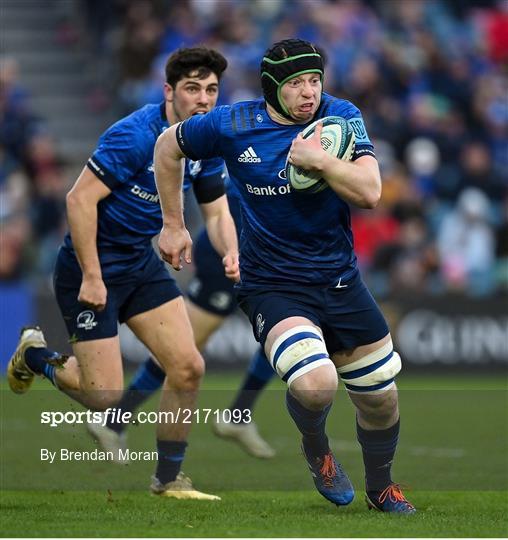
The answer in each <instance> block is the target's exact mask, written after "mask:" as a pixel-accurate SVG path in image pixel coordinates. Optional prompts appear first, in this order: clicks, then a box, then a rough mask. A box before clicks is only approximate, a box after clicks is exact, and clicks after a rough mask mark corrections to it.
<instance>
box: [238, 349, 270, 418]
mask: <svg viewBox="0 0 508 540" xmlns="http://www.w3.org/2000/svg"><path fill="white" fill-rule="evenodd" d="M274 375H275V371H274V370H273V369H272V366H271V365H270V363H269V362H268V360H267V358H266V356H265V355H264V353H263V351H262V350H261V349H258V351H257V352H256V354H255V355H254V356H253V357H252V360H251V363H250V365H249V369H248V371H247V375H246V377H245V379H244V381H243V383H242V386H241V388H240V390H239V391H238V394H237V395H236V397H235V399H234V401H233V402H232V403H231V406H230V407H229V409H230V410H240V411H244V410H250V411H252V408H253V407H254V403H255V402H256V400H257V398H258V397H259V394H260V393H261V391H262V390H263V388H264V387H265V386H266V385H267V384H268V383H269V382H270V380H271V378H272V377H273V376H274Z"/></svg>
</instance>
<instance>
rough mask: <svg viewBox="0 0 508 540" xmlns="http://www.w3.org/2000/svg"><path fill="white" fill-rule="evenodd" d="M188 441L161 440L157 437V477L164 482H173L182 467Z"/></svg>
mask: <svg viewBox="0 0 508 540" xmlns="http://www.w3.org/2000/svg"><path fill="white" fill-rule="evenodd" d="M186 448H187V443H186V442H185V441H161V440H159V439H157V453H158V461H157V470H156V472H155V476H156V478H157V479H158V480H159V482H161V483H162V484H167V483H168V482H172V481H173V480H174V479H175V478H176V476H177V475H178V473H179V472H180V468H181V467H182V461H183V458H184V456H185V449H186Z"/></svg>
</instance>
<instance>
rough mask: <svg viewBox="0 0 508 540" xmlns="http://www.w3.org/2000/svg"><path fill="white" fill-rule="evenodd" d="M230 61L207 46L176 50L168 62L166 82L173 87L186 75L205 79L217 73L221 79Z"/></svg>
mask: <svg viewBox="0 0 508 540" xmlns="http://www.w3.org/2000/svg"><path fill="white" fill-rule="evenodd" d="M227 67H228V61H227V60H226V59H225V58H224V56H222V54H221V53H220V52H218V51H216V50H214V49H208V48H206V47H189V48H182V49H178V50H177V51H175V52H174V53H173V54H172V55H171V56H170V57H169V58H168V61H167V62H166V82H167V83H168V84H170V85H171V86H172V87H173V88H174V87H175V86H176V84H177V82H178V81H179V80H181V79H183V78H184V77H190V76H191V74H192V76H193V77H197V78H198V79H205V78H206V77H208V76H209V75H210V73H215V75H217V79H219V80H220V78H221V76H222V74H223V73H224V71H225V69H226V68H227Z"/></svg>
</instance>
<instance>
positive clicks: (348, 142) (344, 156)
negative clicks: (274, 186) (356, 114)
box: [286, 116, 355, 193]
mask: <svg viewBox="0 0 508 540" xmlns="http://www.w3.org/2000/svg"><path fill="white" fill-rule="evenodd" d="M319 123H321V124H322V126H323V128H322V130H321V147H322V148H323V150H324V151H325V152H327V153H328V154H331V155H332V156H336V157H338V158H339V159H341V160H343V161H349V160H350V159H351V156H352V155H353V152H354V149H355V134H354V132H353V130H352V129H351V128H350V126H349V124H348V122H347V120H345V119H344V118H342V117H341V116H326V117H325V118H320V119H319V120H316V121H315V122H313V123H312V124H311V125H310V126H307V127H306V128H305V129H304V130H303V131H302V137H303V138H304V139H308V138H310V137H313V136H314V133H315V131H316V126H317V125H318V124H319ZM289 159H290V155H289V154H288V158H287V160H286V178H287V179H288V181H289V183H290V185H291V189H293V190H296V191H299V192H305V193H318V192H319V191H322V190H323V189H325V188H327V187H328V184H327V183H326V180H324V179H323V178H321V176H320V174H319V173H318V172H312V171H307V170H305V169H304V168H303V167H298V166H296V165H294V164H292V163H290V161H289Z"/></svg>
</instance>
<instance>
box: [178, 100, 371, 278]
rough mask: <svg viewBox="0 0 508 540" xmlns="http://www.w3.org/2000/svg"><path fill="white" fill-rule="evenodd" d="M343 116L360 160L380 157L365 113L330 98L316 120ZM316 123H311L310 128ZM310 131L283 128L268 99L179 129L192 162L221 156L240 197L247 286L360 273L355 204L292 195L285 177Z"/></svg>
mask: <svg viewBox="0 0 508 540" xmlns="http://www.w3.org/2000/svg"><path fill="white" fill-rule="evenodd" d="M325 116H342V117H344V118H346V119H347V120H348V122H349V125H350V126H351V127H352V129H353V130H354V131H355V135H356V148H355V152H354V155H353V159H357V158H359V157H361V156H363V155H372V156H374V147H373V145H372V143H371V142H370V139H369V137H368V135H367V132H366V129H365V125H364V123H363V119H362V116H361V113H360V111H359V110H358V108H356V107H355V106H354V105H353V104H351V103H350V102H348V101H345V100H342V99H338V98H335V97H333V96H330V95H328V94H323V98H322V102H321V105H320V107H319V110H318V112H317V114H316V116H315V117H314V118H313V119H312V121H314V120H316V119H317V118H323V117H325ZM310 123H311V122H309V124H310ZM304 128H305V126H304V125H289V126H286V125H281V124H278V123H276V122H274V121H273V120H272V119H271V118H270V117H269V115H268V113H267V111H266V106H265V103H264V101H263V100H255V101H246V102H241V103H237V104H235V105H232V106H222V107H217V108H216V109H214V110H213V111H211V112H210V113H208V114H206V115H203V116H199V117H197V116H196V117H192V118H189V119H187V120H186V121H185V122H183V123H182V124H180V126H179V129H178V131H177V139H178V142H179V144H180V147H181V149H182V151H183V152H184V153H185V155H186V156H188V157H189V158H191V159H198V158H199V159H206V158H211V157H216V156H220V157H222V158H223V159H224V161H225V163H226V166H227V169H228V173H229V176H230V179H231V182H232V183H233V185H234V188H235V190H236V192H237V194H238V196H239V198H240V204H241V209H242V232H241V236H240V267H241V276H242V282H241V287H243V288H249V287H257V286H263V285H265V284H270V285H272V286H274V285H275V286H276V285H281V286H284V285H287V284H289V285H291V284H295V283H299V284H302V283H304V284H306V285H315V286H334V285H335V284H336V283H337V282H338V280H339V278H340V277H342V278H344V279H347V278H348V277H349V276H351V275H352V274H354V273H355V271H356V268H357V263H356V256H355V254H354V251H353V235H352V231H351V219H350V211H349V206H348V204H347V203H346V202H345V201H343V200H342V199H341V198H340V197H339V196H338V195H337V194H336V193H335V192H334V191H333V190H331V189H326V190H324V191H322V192H320V193H317V194H312V195H311V194H305V193H296V192H292V191H291V190H290V187H289V184H288V181H287V179H286V175H285V164H286V157H287V153H288V151H289V147H290V146H291V142H292V140H293V139H294V138H295V137H296V136H297V134H298V133H299V132H300V131H302V130H303V129H304Z"/></svg>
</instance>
